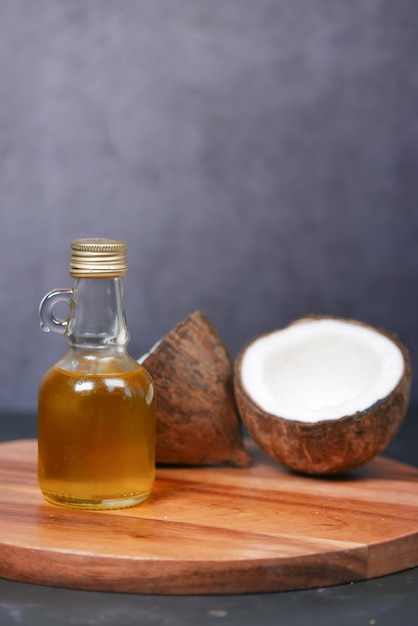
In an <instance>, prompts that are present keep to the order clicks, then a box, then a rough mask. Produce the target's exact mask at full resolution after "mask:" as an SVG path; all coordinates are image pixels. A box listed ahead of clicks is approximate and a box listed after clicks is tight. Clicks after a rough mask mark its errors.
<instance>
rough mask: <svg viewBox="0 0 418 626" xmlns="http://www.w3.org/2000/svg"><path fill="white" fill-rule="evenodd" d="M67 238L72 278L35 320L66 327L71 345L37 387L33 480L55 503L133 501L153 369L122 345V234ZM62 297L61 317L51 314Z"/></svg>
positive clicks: (149, 454)
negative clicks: (64, 313)
mask: <svg viewBox="0 0 418 626" xmlns="http://www.w3.org/2000/svg"><path fill="white" fill-rule="evenodd" d="M71 247H72V258H71V265H70V275H71V276H72V277H73V278H74V279H75V282H74V286H73V288H72V289H57V290H54V291H51V292H50V293H48V294H47V295H46V296H45V297H44V298H43V300H42V302H41V304H40V318H41V328H42V329H43V330H45V331H54V332H59V333H65V335H66V338H67V340H68V344H69V345H68V352H67V353H66V354H65V355H64V357H63V358H62V359H61V360H60V361H58V363H56V364H55V365H54V366H53V367H52V368H51V369H49V370H48V371H47V372H46V374H45V376H44V377H43V379H42V382H41V384H40V388H39V402H38V482H39V486H40V489H41V491H42V493H43V495H44V497H45V498H46V499H47V500H48V501H50V502H53V503H54V504H58V505H62V506H70V507H76V508H84V509H113V508H123V507H129V506H134V505H136V504H139V503H140V502H142V501H143V500H145V499H146V498H147V497H148V495H149V494H150V492H151V488H152V485H153V482H154V476H155V427H156V425H155V422H156V419H155V393H154V386H153V383H152V380H151V377H150V375H149V374H148V372H147V371H146V370H145V369H144V367H142V366H141V365H139V364H138V363H137V362H136V360H135V359H133V358H132V357H131V356H129V354H128V352H127V349H126V346H127V343H128V341H129V332H128V328H127V324H126V318H125V311H124V302H123V285H122V277H123V276H124V275H125V274H126V271H127V267H126V244H125V242H121V241H115V240H111V239H78V240H76V241H73V242H72V244H71ZM62 301H64V302H66V303H67V304H68V305H69V307H70V316H69V317H68V319H59V318H57V317H55V316H54V313H53V311H54V307H55V306H56V304H57V303H59V302H62Z"/></svg>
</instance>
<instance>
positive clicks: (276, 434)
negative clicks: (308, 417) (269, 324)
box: [234, 316, 411, 475]
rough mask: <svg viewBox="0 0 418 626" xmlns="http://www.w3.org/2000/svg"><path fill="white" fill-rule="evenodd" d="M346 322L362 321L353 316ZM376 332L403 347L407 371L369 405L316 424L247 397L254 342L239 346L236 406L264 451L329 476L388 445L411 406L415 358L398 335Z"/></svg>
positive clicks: (290, 464) (295, 467) (292, 466)
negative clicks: (247, 356)
mask: <svg viewBox="0 0 418 626" xmlns="http://www.w3.org/2000/svg"><path fill="white" fill-rule="evenodd" d="M306 319H308V318H304V319H303V320H296V321H295V322H293V323H294V324H295V323H299V322H300V321H306ZM309 319H320V316H309ZM333 319H336V318H333ZM344 321H348V322H350V323H354V324H361V322H357V321H353V320H344ZM362 325H363V326H366V327H367V325H366V324H362ZM369 328H371V327H369ZM373 330H375V331H377V332H380V333H382V334H383V335H384V336H386V337H387V338H389V339H390V340H391V341H393V342H394V343H395V344H396V345H397V346H398V348H399V349H400V350H401V353H402V356H403V359H404V372H403V375H402V376H401V378H400V380H399V383H398V384H397V385H396V387H395V388H394V389H393V390H392V391H391V392H390V393H388V395H387V396H386V397H384V398H381V399H379V400H378V401H377V402H376V403H375V404H374V405H373V406H371V407H370V408H369V409H366V410H364V411H358V412H357V413H354V414H353V415H349V416H346V417H342V418H339V419H333V420H330V419H328V420H323V421H319V422H316V423H311V422H303V421H296V420H290V419H286V418H283V417H277V416H275V415H272V414H270V413H267V412H265V411H263V410H262V409H261V408H260V407H259V406H258V405H257V404H256V403H255V402H254V401H253V399H252V398H251V397H250V396H249V394H248V392H247V390H246V389H245V387H244V386H243V383H242V379H241V364H242V359H243V357H244V353H245V350H246V348H247V347H248V345H250V344H247V346H245V347H244V348H243V349H242V350H241V352H240V353H239V355H238V357H237V360H236V362H235V367H234V388H235V396H236V400H237V405H238V409H239V413H240V416H241V418H242V420H243V422H244V424H245V426H246V427H247V429H248V431H249V433H250V435H251V437H252V439H253V440H254V441H255V442H256V443H257V444H258V446H259V447H260V448H261V449H262V450H263V451H264V452H265V453H266V454H268V455H269V456H270V457H271V458H273V459H274V460H276V461H278V462H279V463H281V464H283V465H285V466H287V467H288V468H290V469H292V470H295V471H297V472H300V473H304V474H309V475H330V474H338V473H344V472H347V471H349V470H351V469H354V468H356V467H359V466H361V465H364V464H365V463H367V462H368V461H370V460H372V459H373V458H374V457H375V456H377V455H378V454H380V453H381V452H382V451H383V450H384V449H385V448H386V447H387V445H388V444H389V443H390V442H391V440H392V439H393V438H394V437H395V435H396V433H397V431H398V429H399V427H400V425H401V423H402V421H403V419H404V416H405V414H406V411H407V408H408V401H409V394H410V386H411V362H410V357H409V353H408V350H407V348H406V347H405V346H404V345H403V343H402V342H401V341H400V340H399V339H398V338H397V337H396V336H395V335H392V334H389V333H387V332H386V331H384V330H381V329H376V328H374V329H373ZM251 343H252V342H251Z"/></svg>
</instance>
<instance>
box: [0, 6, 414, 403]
mask: <svg viewBox="0 0 418 626" xmlns="http://www.w3.org/2000/svg"><path fill="white" fill-rule="evenodd" d="M417 32H418V8H417V2H416V0H398V1H397V2H395V1H394V0H367V2H365V1H364V0H291V1H290V2H289V1H285V0H214V1H212V0H175V1H174V0H149V1H138V0H123V1H122V2H115V0H88V1H87V2H86V1H85V0H36V2H34V1H33V0H1V2H0V212H1V225H0V320H1V325H2V326H1V328H2V343H1V350H0V406H4V407H8V408H10V409H13V408H20V409H28V410H34V407H35V406H36V388H37V383H38V381H39V378H40V377H41V375H42V373H43V372H44V371H45V370H46V369H47V367H48V366H49V365H51V364H52V363H53V362H55V361H56V360H58V357H59V356H60V355H61V354H62V352H63V351H64V342H63V341H60V339H59V338H57V337H51V336H47V335H44V334H43V333H41V332H40V330H39V327H38V320H37V308H38V304H39V301H40V299H41V297H42V296H43V295H44V293H45V292H47V291H49V290H50V289H53V288H55V287H65V286H67V285H68V283H69V282H70V281H69V278H68V263H69V244H70V241H71V240H72V239H73V238H74V237H80V236H110V237H112V236H116V237H121V238H123V239H126V240H127V241H128V245H129V253H128V262H129V267H130V269H129V274H128V277H127V279H126V299H127V310H128V322H129V326H130V329H131V333H132V341H131V351H132V354H133V355H134V356H139V355H140V354H141V353H142V352H143V351H145V350H147V349H148V348H149V347H150V346H151V345H152V344H153V343H154V341H156V340H158V339H159V338H161V336H162V335H163V334H165V333H166V332H168V331H169V330H170V329H171V328H172V327H173V326H174V325H175V324H176V323H177V322H179V321H180V320H182V319H183V318H184V317H185V316H186V315H188V314H189V313H190V312H191V311H193V310H194V309H196V308H200V309H202V310H203V311H204V312H205V313H206V314H207V315H208V317H209V318H210V319H211V321H212V322H213V324H214V325H215V327H216V328H217V329H218V330H219V332H220V334H221V336H222V338H223V339H224V341H225V343H226V344H227V347H228V348H229V349H230V351H231V353H232V354H233V355H235V354H236V352H237V351H238V350H239V348H240V347H242V345H243V344H244V343H245V342H246V341H247V340H249V339H251V338H253V337H254V336H255V335H257V334H259V333H261V332H264V331H267V330H270V329H272V328H275V327H278V326H281V325H283V324H286V323H287V322H289V321H290V320H291V319H293V318H295V317H299V316H301V315H305V314H306V313H310V312H317V313H329V314H335V315H344V316H349V317H355V318H357V319H360V320H364V321H366V322H370V323H372V324H374V325H377V326H382V327H383V328H386V329H387V330H389V331H393V332H397V333H399V335H400V336H401V338H402V339H403V340H404V341H405V343H406V344H407V345H408V346H409V347H410V349H411V353H412V356H413V362H414V365H417V364H418V341H417V335H416V324H417V319H418V290H417V288H416V287H417V284H418V246H417V245H416V242H417V240H418V209H417V207H418V176H417V172H418V148H417V146H418V116H417V111H418V46H417ZM413 396H414V398H415V399H416V400H417V401H418V386H417V384H416V383H415V382H414V386H413Z"/></svg>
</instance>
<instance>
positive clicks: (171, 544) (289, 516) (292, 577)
mask: <svg viewBox="0 0 418 626" xmlns="http://www.w3.org/2000/svg"><path fill="white" fill-rule="evenodd" d="M248 447H251V444H249V446H248ZM251 452H252V454H253V455H254V459H255V460H254V464H253V465H252V466H251V467H249V468H222V467H196V468H172V467H170V468H168V467H167V468H159V469H158V471H157V480H156V484H155V488H154V490H153V493H152V495H151V497H150V499H149V500H148V501H147V502H145V503H143V504H142V505H140V506H138V507H134V508H132V509H122V510H117V511H104V512H92V511H78V510H73V509H65V508H60V507H56V506H54V505H52V504H49V503H47V502H45V501H44V500H43V498H42V495H41V493H40V492H39V489H38V485H37V479H36V455H37V448H36V441H35V440H23V441H15V442H7V443H2V444H0V576H1V577H3V578H9V579H13V580H20V581H26V582H32V583H38V584H46V585H54V586H62V587H71V588H78V589H90V590H98V591H120V592H132V593H147V594H148V593H149V594H151V593H155V594H225V593H233V594H235V593H248V592H263V591H281V590H289V589H298V588H312V587H322V586H328V585H335V584H340V583H347V582H351V581H356V580H364V579H367V578H373V577H376V576H381V575H384V574H389V573H393V572H396V571H400V570H402V569H406V568H409V567H414V566H416V565H418V488H417V487H418V470H417V469H415V468H412V467H410V466H407V465H404V464H401V463H398V462H395V461H391V460H389V459H384V458H377V459H375V460H374V461H373V462H371V463H370V464H368V465H367V466H365V467H363V468H361V469H360V470H357V471H354V472H352V473H351V474H350V475H348V476H346V477H344V478H341V477H340V478H328V479H319V478H312V477H304V476H299V475H296V474H292V473H290V472H289V471H287V470H285V469H284V468H282V467H281V466H279V465H277V464H275V463H274V462H273V461H270V460H269V459H268V458H267V457H266V456H264V455H263V454H262V453H261V452H260V451H258V450H257V449H256V448H255V447H252V448H251Z"/></svg>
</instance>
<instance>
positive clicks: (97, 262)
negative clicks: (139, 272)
mask: <svg viewBox="0 0 418 626" xmlns="http://www.w3.org/2000/svg"><path fill="white" fill-rule="evenodd" d="M126 248H127V244H126V243H125V242H124V241H118V240H116V239H76V240H75V241H73V242H72V244H71V250H72V255H71V263H70V276H73V277H74V278H117V277H119V276H125V274H126V272H127V271H128V267H127V264H126Z"/></svg>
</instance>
